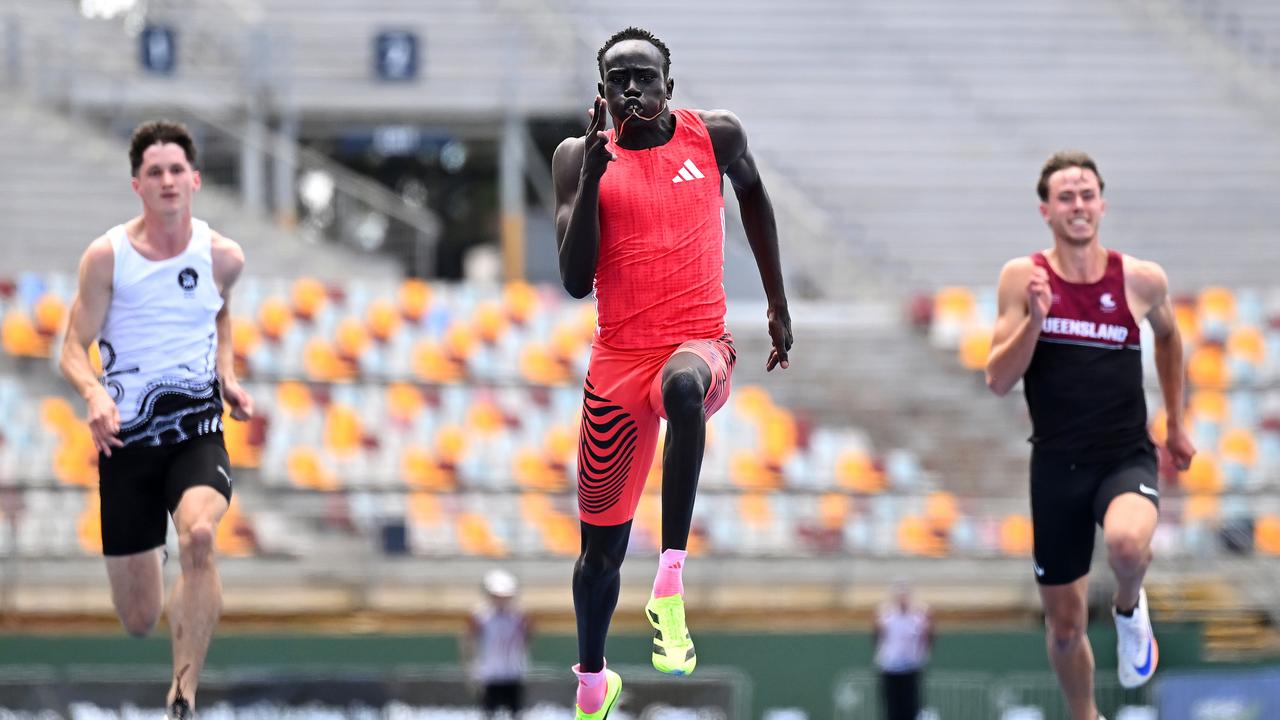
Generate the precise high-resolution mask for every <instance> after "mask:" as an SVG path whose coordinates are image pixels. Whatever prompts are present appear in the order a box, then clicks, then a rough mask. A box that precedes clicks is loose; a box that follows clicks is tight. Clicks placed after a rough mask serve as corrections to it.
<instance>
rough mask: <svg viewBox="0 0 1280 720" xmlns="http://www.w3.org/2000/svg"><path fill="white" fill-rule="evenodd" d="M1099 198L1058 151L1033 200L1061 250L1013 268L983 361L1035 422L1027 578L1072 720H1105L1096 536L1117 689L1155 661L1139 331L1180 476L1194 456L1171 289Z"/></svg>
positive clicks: (1068, 155) (1097, 183)
mask: <svg viewBox="0 0 1280 720" xmlns="http://www.w3.org/2000/svg"><path fill="white" fill-rule="evenodd" d="M1102 187H1103V183H1102V177H1101V176H1100V175H1099V174H1098V166H1097V165H1096V164H1095V163H1094V161H1093V160H1092V159H1091V158H1090V157H1089V156H1088V155H1086V154H1084V153H1081V152H1060V153H1057V154H1055V155H1054V156H1053V157H1051V158H1049V161H1048V162H1047V163H1045V165H1044V168H1043V169H1042V170H1041V173H1040V182H1039V184H1038V185H1037V192H1038V193H1039V195H1040V214H1041V215H1042V216H1043V217H1044V219H1045V222H1046V223H1047V224H1048V225H1049V229H1050V231H1051V232H1052V233H1053V247H1052V248H1051V249H1049V250H1045V251H1043V252H1038V253H1035V254H1034V255H1031V256H1030V257H1019V258H1014V259H1013V260H1010V261H1009V262H1008V263H1006V264H1005V266H1004V270H1002V271H1001V273H1000V286H999V299H998V303H999V315H998V317H997V319H996V326H995V334H994V338H993V339H992V344H991V356H990V358H989V359H988V360H987V385H988V386H989V387H990V388H991V390H992V391H993V392H995V393H996V394H997V395H1004V394H1005V393H1007V392H1009V391H1010V390H1011V389H1013V387H1014V385H1016V384H1017V382H1018V380H1020V379H1021V380H1022V381H1023V386H1024V390H1025V393H1026V398H1027V409H1028V411H1029V412H1030V414H1031V423H1032V436H1031V444H1032V449H1031V520H1032V525H1033V528H1034V533H1033V534H1034V546H1035V548H1034V555H1035V557H1034V560H1033V564H1032V569H1033V570H1034V571H1035V574H1036V582H1037V583H1038V584H1039V586H1040V597H1041V600H1042V601H1043V603H1044V610H1045V622H1046V624H1047V626H1048V627H1047V636H1048V637H1047V640H1046V642H1047V646H1048V652H1049V661H1050V664H1051V665H1053V669H1054V671H1055V672H1056V673H1057V675H1058V684H1059V686H1060V687H1061V688H1062V694H1063V696H1064V698H1065V699H1066V702H1067V706H1068V707H1069V708H1070V711H1071V717H1072V720H1095V718H1098V717H1099V715H1098V709H1097V707H1096V706H1095V704H1094V697H1093V651H1092V649H1091V648H1090V647H1089V638H1088V636H1086V635H1085V626H1086V624H1087V622H1088V608H1087V607H1086V603H1085V601H1086V597H1087V595H1086V590H1087V588H1088V582H1089V578H1088V573H1089V562H1090V559H1091V558H1092V556H1093V540H1094V526H1095V524H1097V525H1101V526H1102V534H1103V538H1104V540H1105V542H1106V544H1107V556H1108V559H1109V560H1110V563H1111V569H1112V570H1113V571H1114V572H1115V576H1116V586H1117V587H1116V595H1115V607H1114V609H1113V611H1112V612H1113V615H1114V616H1115V623H1116V634H1117V636H1118V651H1117V654H1118V656H1119V667H1118V673H1119V676H1120V684H1121V685H1123V686H1124V687H1127V688H1133V687H1138V686H1139V685H1142V684H1143V683H1145V682H1147V680H1149V679H1151V676H1152V674H1154V673H1155V669H1156V664H1157V662H1158V661H1159V649H1158V647H1157V645H1156V640H1155V635H1154V634H1153V632H1152V630H1151V618H1150V616H1149V614H1148V612H1147V598H1146V593H1145V592H1144V591H1143V590H1142V579H1143V577H1144V576H1145V575H1146V572H1147V567H1148V565H1149V564H1150V563H1151V537H1152V535H1153V534H1154V533H1155V529H1156V519H1157V509H1158V504H1159V487H1158V485H1157V475H1156V452H1155V447H1154V446H1153V445H1152V443H1151V439H1150V436H1149V435H1148V433H1147V406H1146V398H1145V395H1144V393H1143V389H1142V353H1141V348H1140V346H1139V342H1140V341H1139V337H1138V323H1139V322H1141V321H1142V319H1143V318H1146V319H1147V321H1148V322H1150V323H1151V329H1152V331H1153V335H1154V338H1155V340H1154V343H1155V361H1156V373H1157V375H1158V376H1159V380H1160V389H1161V391H1162V393H1163V395H1164V406H1165V410H1166V411H1167V414H1168V420H1167V421H1166V428H1165V429H1166V430H1167V440H1166V445H1167V447H1168V450H1169V454H1170V456H1171V457H1172V459H1173V462H1174V464H1175V465H1176V466H1177V468H1178V469H1180V470H1185V469H1186V468H1187V466H1188V465H1190V463H1191V456H1192V455H1194V454H1195V448H1194V447H1192V445H1191V441H1190V440H1189V439H1188V438H1187V435H1186V433H1185V432H1184V431H1183V428H1182V390H1183V387H1182V386H1183V380H1182V377H1183V364H1182V338H1181V336H1180V335H1179V333H1178V326H1177V324H1176V323H1175V322H1174V316H1173V305H1172V303H1170V301H1169V281H1168V279H1167V278H1166V277H1165V274H1164V270H1162V269H1161V268H1160V266H1159V265H1157V264H1155V263H1153V262H1148V261H1143V260H1139V259H1137V258H1134V257H1131V256H1128V255H1122V254H1121V253H1119V252H1116V251H1115V250H1107V249H1106V248H1104V247H1102V245H1101V244H1100V243H1099V242H1098V226H1099V224H1100V223H1101V221H1102V215H1103V213H1104V212H1105V211H1106V202H1105V201H1104V200H1103V199H1102Z"/></svg>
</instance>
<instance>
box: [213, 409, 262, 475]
mask: <svg viewBox="0 0 1280 720" xmlns="http://www.w3.org/2000/svg"><path fill="white" fill-rule="evenodd" d="M253 422H254V421H252V420H250V421H249V422H240V421H239V420H232V419H231V406H230V405H228V406H226V407H224V408H223V411H222V437H223V441H224V442H225V443H226V446H227V457H228V458H230V460H231V466H232V467H238V468H256V467H258V466H259V465H261V462H262V448H261V446H258V445H255V444H254V443H253V440H252V436H253V424H252V423H253Z"/></svg>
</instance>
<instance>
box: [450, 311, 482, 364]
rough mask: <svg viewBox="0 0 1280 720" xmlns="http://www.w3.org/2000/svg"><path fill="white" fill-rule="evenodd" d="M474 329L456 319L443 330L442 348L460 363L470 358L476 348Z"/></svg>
mask: <svg viewBox="0 0 1280 720" xmlns="http://www.w3.org/2000/svg"><path fill="white" fill-rule="evenodd" d="M476 340H477V338H476V331H475V329H474V328H472V327H471V326H470V325H469V324H468V323H466V322H464V321H461V320H458V321H455V322H454V323H452V324H451V325H449V328H448V329H447V330H445V332H444V350H445V352H446V353H448V355H449V357H451V358H453V359H454V360H455V361H457V362H460V363H465V362H466V361H467V360H468V359H470V358H471V354H472V353H473V352H475V349H476Z"/></svg>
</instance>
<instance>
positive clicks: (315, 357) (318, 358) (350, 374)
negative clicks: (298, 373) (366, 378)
mask: <svg viewBox="0 0 1280 720" xmlns="http://www.w3.org/2000/svg"><path fill="white" fill-rule="evenodd" d="M302 369H303V372H305V373H306V374H307V378H308V379H310V380H315V381H317V382H342V381H345V380H351V379H352V378H354V377H355V368H354V367H353V366H352V364H351V363H350V362H347V361H346V360H344V359H342V357H341V356H339V355H338V352H337V351H336V350H335V349H334V347H333V345H331V344H329V342H327V341H326V340H325V339H324V338H319V337H313V338H311V339H310V340H308V341H307V344H306V346H305V347H304V348H303V350H302Z"/></svg>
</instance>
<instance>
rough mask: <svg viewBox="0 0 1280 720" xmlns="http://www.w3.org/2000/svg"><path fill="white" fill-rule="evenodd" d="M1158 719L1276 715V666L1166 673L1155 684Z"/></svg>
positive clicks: (1252, 719) (1279, 670) (1251, 719)
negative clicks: (1227, 670) (1157, 683)
mask: <svg viewBox="0 0 1280 720" xmlns="http://www.w3.org/2000/svg"><path fill="white" fill-rule="evenodd" d="M1156 700H1157V703H1158V705H1159V708H1160V720H1270V719H1271V718H1280V667H1272V668H1266V669H1260V670H1236V671H1230V672H1225V671H1224V672H1198V673H1194V674H1192V673H1166V674H1164V675H1162V676H1160V679H1159V685H1157V686H1156Z"/></svg>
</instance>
